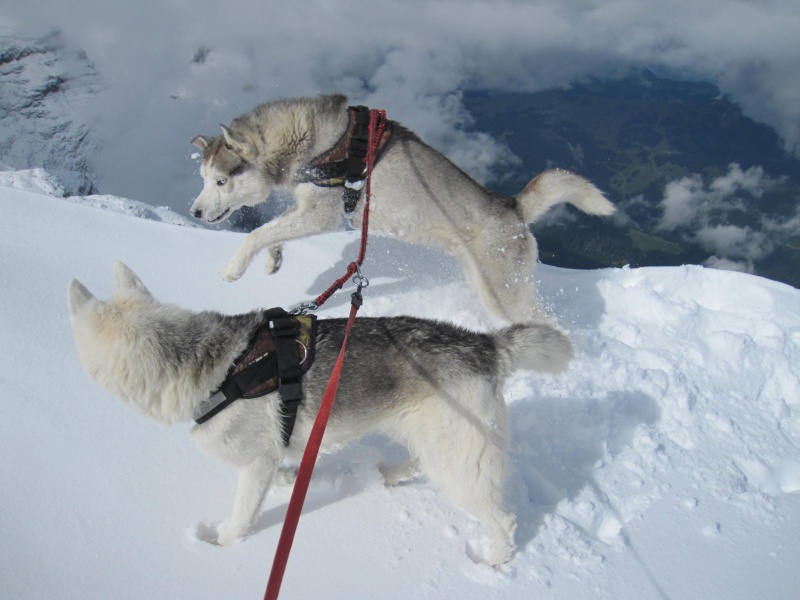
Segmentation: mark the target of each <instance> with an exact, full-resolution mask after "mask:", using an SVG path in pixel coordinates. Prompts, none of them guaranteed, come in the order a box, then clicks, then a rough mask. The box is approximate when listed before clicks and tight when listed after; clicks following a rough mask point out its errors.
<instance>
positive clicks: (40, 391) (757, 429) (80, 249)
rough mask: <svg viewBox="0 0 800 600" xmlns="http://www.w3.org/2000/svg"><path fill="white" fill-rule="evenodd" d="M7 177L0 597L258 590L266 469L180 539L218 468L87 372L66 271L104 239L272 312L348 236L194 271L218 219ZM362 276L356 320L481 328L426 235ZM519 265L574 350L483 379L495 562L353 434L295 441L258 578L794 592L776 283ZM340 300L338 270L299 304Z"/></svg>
mask: <svg viewBox="0 0 800 600" xmlns="http://www.w3.org/2000/svg"><path fill="white" fill-rule="evenodd" d="M42 185H43V184H42ZM19 187H20V186H16V187H5V188H0V203H2V206H3V215H4V219H3V221H2V224H1V225H0V228H2V231H1V232H0V277H2V281H3V283H4V292H3V294H2V303H3V304H2V308H3V309H2V311H0V331H2V332H3V340H4V343H3V344H2V345H0V382H2V384H3V389H4V390H5V394H6V398H7V399H8V401H7V402H6V403H5V404H4V408H5V410H4V415H3V419H0V452H2V455H3V456H4V460H3V461H0V482H2V483H3V494H2V497H3V510H2V511H0V530H2V531H3V533H4V535H3V536H2V538H0V553H2V556H3V557H4V560H5V568H4V569H3V570H2V574H0V584H2V586H3V589H4V590H5V594H6V595H7V596H8V597H9V598H51V597H62V596H63V595H64V590H69V593H68V595H69V596H70V597H80V598H84V599H92V598H98V599H99V598H112V597H113V598H189V597H191V598H198V599H201V600H202V599H204V598H208V599H211V598H219V597H236V598H240V597H242V598H243V597H260V595H262V594H263V591H264V587H265V585H266V580H267V576H268V571H269V564H270V562H271V559H272V556H273V552H274V550H275V546H276V544H277V539H278V536H279V532H280V524H281V521H282V518H283V514H284V513H285V510H286V503H287V501H288V498H289V493H290V491H289V489H288V488H287V487H283V486H278V487H276V488H275V489H274V490H273V491H271V493H270V495H269V496H268V498H267V499H266V500H265V503H264V506H263V509H262V513H261V515H260V516H259V517H258V518H257V521H256V523H255V525H254V527H253V530H252V532H251V535H250V536H249V537H248V538H247V539H246V540H244V541H242V542H241V543H238V544H234V545H233V546H232V547H227V548H218V547H215V546H212V545H210V544H208V543H206V542H205V541H203V540H204V539H205V538H207V537H208V536H207V532H208V531H209V530H210V529H211V528H212V527H214V526H215V525H216V523H218V522H219V520H220V519H222V518H224V517H225V516H226V515H227V513H228V511H229V509H230V504H231V502H232V499H233V494H234V487H235V474H234V473H233V472H231V470H230V469H229V468H227V467H226V466H224V465H219V464H217V463H213V462H211V461H209V460H208V459H206V458H205V457H204V456H202V455H201V454H200V453H199V452H197V450H196V449H195V448H194V447H193V445H192V443H191V441H190V439H189V437H188V435H187V429H188V427H189V425H188V424H187V425H185V426H176V427H172V428H165V427H160V426H157V425H155V424H154V423H152V422H150V421H148V420H146V419H144V418H142V417H141V416H140V415H139V414H137V413H135V412H134V411H132V410H130V409H129V408H128V407H126V406H125V405H123V404H122V403H121V402H119V401H117V400H116V399H114V398H111V397H109V396H108V395H107V394H106V393H104V392H103V391H102V390H100V389H99V388H97V387H96V386H94V385H93V384H92V383H91V382H90V381H89V380H88V379H87V378H86V377H85V375H84V374H83V372H82V370H81V366H80V364H79V362H78V360H77V357H76V356H75V353H74V348H73V344H72V339H71V333H70V329H69V323H68V317H67V310H66V302H65V300H66V298H65V296H66V293H65V292H66V286H67V283H68V281H69V280H70V279H71V278H73V277H75V278H78V279H80V280H81V281H82V282H83V283H84V284H86V285H87V286H88V287H89V288H90V289H91V290H92V291H93V292H95V293H96V294H97V295H99V296H101V297H106V296H108V295H109V293H110V290H111V265H112V262H113V261H114V260H122V261H123V262H125V263H126V264H128V265H129V266H131V267H132V268H133V269H134V270H135V271H136V272H137V273H138V274H139V275H140V276H141V277H142V278H143V279H144V281H145V283H146V284H147V285H148V287H149V288H150V289H151V291H153V293H154V294H155V295H156V296H157V297H159V298H160V299H161V300H163V301H165V302H173V303H176V304H180V305H182V306H185V307H187V308H191V309H195V310H200V309H209V310H219V311H223V312H229V313H235V312H242V311H245V310H250V309H252V308H256V307H270V306H284V307H287V308H289V307H292V306H294V305H296V304H297V303H298V302H301V301H305V300H308V299H310V298H312V297H314V296H316V295H317V294H319V293H320V292H321V291H322V290H323V289H325V288H326V287H327V286H328V285H329V284H330V283H331V282H332V281H333V280H334V279H335V278H337V277H339V276H340V275H341V274H342V273H344V271H345V268H346V265H347V263H349V262H350V261H351V260H352V259H353V257H355V255H356V254H357V248H358V235H357V233H355V232H340V233H335V234H329V235H324V236H319V237H316V238H312V239H306V240H298V241H295V242H291V243H289V244H287V245H286V247H285V249H284V264H283V267H282V269H281V270H280V271H279V272H278V273H277V274H275V275H273V276H270V277H267V276H265V275H264V274H263V272H262V271H261V269H260V268H259V265H257V264H256V265H254V266H252V267H251V268H250V270H249V271H248V272H247V273H246V274H245V276H244V277H243V278H242V279H241V280H240V281H238V282H236V283H235V284H229V283H225V282H223V281H221V280H220V278H219V275H218V273H219V271H220V269H221V268H222V267H223V266H224V264H225V263H226V261H227V260H228V258H229V257H230V256H231V255H232V254H233V252H234V251H235V249H236V248H237V246H238V245H239V243H240V242H241V240H242V234H237V233H231V232H223V231H216V232H215V231H210V230H206V229H199V228H189V227H173V226H171V225H164V224H155V223H153V222H152V221H151V220H149V218H145V219H138V218H137V219H132V218H130V216H129V215H130V214H136V213H137V211H138V210H139V209H141V211H142V214H144V215H145V216H148V215H150V213H149V212H148V210H152V211H156V210H157V209H152V207H150V209H147V208H146V206H145V207H138V208H136V209H132V210H125V209H124V206H123V207H120V204H121V205H124V203H125V202H126V201H124V200H122V199H108V200H105V199H103V198H104V197H90V198H77V199H72V200H73V201H71V202H65V201H64V200H63V199H59V198H53V197H50V196H48V195H44V194H42V193H34V191H32V190H34V187H38V189H39V190H41V189H42V187H39V184H37V186H34V187H30V188H28V189H25V190H23V189H19ZM376 201H380V199H379V198H377V199H376ZM95 202H100V203H103V202H109V203H110V204H109V206H107V207H106V208H107V210H97V209H96V208H93V207H91V206H86V204H94V203H95ZM112 205H113V206H112ZM131 206H134V205H131ZM120 213H125V214H120ZM156 214H158V213H156ZM38 240H47V244H38V243H36V242H37V241H38ZM364 271H365V275H366V276H367V277H369V278H370V282H371V283H370V286H369V287H368V288H366V289H365V290H364V297H365V303H364V307H363V308H362V311H361V314H363V315H367V316H378V315H392V314H402V313H406V314H416V315H420V316H424V317H430V318H441V319H447V320H451V321H454V322H456V323H459V324H461V325H467V326H471V327H476V328H481V329H486V328H490V327H493V326H495V325H497V323H496V322H495V321H494V320H493V318H492V317H491V316H490V315H488V314H487V313H486V312H485V311H484V310H483V309H482V307H481V306H480V304H479V303H478V301H477V300H476V299H475V297H474V294H472V293H471V292H470V290H469V288H468V287H467V286H466V284H465V282H464V279H463V276H462V274H461V271H460V269H459V268H458V265H457V264H456V262H455V261H454V260H453V259H452V258H450V257H447V256H444V255H442V254H441V253H439V252H437V251H435V250H431V249H426V248H420V247H411V246H408V245H405V244H403V243H401V242H397V241H392V240H387V239H382V238H378V237H373V238H372V239H371V243H370V246H369V250H368V253H367V260H366V263H365V266H364ZM537 277H538V278H539V280H540V284H539V285H540V293H541V299H542V302H543V304H544V306H545V307H546V309H547V311H548V312H549V313H550V314H551V316H552V317H553V319H554V320H556V321H557V323H558V324H559V325H560V326H561V327H562V328H563V329H564V330H565V331H566V332H567V333H568V334H569V336H570V338H571V339H572V340H573V342H574V344H575V347H576V358H575V360H574V362H573V364H572V366H571V367H570V369H569V371H568V372H567V373H566V374H565V375H563V376H559V377H554V376H536V375H532V374H520V375H517V376H515V377H514V378H513V379H511V380H510V381H509V382H508V383H507V385H506V389H505V392H504V393H505V397H506V401H507V403H508V408H509V412H510V416H511V422H512V432H513V435H512V440H511V448H510V452H511V457H512V461H513V469H512V477H511V481H510V484H509V490H508V497H509V503H510V505H511V507H512V508H513V509H514V511H515V512H516V513H517V515H518V523H519V524H518V530H517V534H516V541H517V545H518V551H517V553H516V554H515V556H514V558H513V560H512V561H511V562H510V563H509V564H508V565H506V566H505V567H503V568H502V569H500V570H498V571H495V570H492V569H490V568H488V567H486V566H485V565H483V564H480V563H479V561H480V559H481V557H482V556H485V554H486V548H487V542H488V540H487V538H486V536H485V534H484V533H483V532H482V530H481V528H480V527H479V525H478V524H477V523H476V521H474V520H473V519H472V518H471V517H469V516H468V515H465V514H463V513H461V512H460V511H458V510H456V509H455V508H453V506H452V505H451V504H450V503H449V502H448V501H447V500H446V499H445V498H443V497H442V496H441V494H440V493H439V492H438V491H437V490H436V489H435V488H434V487H433V486H431V485H430V484H429V483H428V482H427V481H425V480H424V479H421V480H416V481H412V482H409V484H407V485H402V486H399V487H396V488H392V489H387V488H385V487H384V486H383V484H382V482H381V477H380V473H379V470H378V467H379V465H382V464H387V463H388V464H391V463H396V462H399V461H401V460H402V459H403V457H404V451H403V450H402V449H401V448H399V447H398V446H396V445H395V444H392V443H390V442H388V441H387V440H386V439H384V438H383V437H381V436H369V437H367V438H365V439H364V440H362V441H360V442H359V443H356V444H352V445H350V446H348V447H346V448H344V449H342V450H341V451H339V452H337V453H335V454H331V455H328V456H325V457H322V459H321V460H320V461H319V464H318V466H317V468H316V470H315V473H314V477H313V479H312V485H311V489H310V490H309V494H308V498H307V501H306V506H305V509H304V513H303V517H302V519H301V521H300V526H299V529H298V534H297V538H296V540H295V544H294V548H293V550H292V555H291V557H290V560H289V565H288V568H287V571H286V577H285V580H284V584H283V588H282V596H281V597H282V598H287V599H289V598H314V597H324V598H331V599H336V598H342V599H344V598H347V599H351V598H365V597H374V596H380V597H382V598H389V599H397V600H399V599H401V598H402V599H405V598H410V597H414V598H454V599H455V598H458V599H459V600H469V599H481V600H483V599H485V598H504V599H512V600H513V599H526V600H527V599H529V598H571V599H574V600H596V599H608V600H611V599H613V600H633V599H636V600H640V599H644V598H654V599H658V600H663V599H665V598H681V599H690V600H691V599H698V600H700V599H706V598H712V597H721V598H728V599H733V600H751V599H752V598H793V597H795V596H796V593H797V589H799V588H800V570H798V569H797V557H796V554H797V547H798V541H800V493H798V492H800V394H798V389H800V291H798V290H796V289H793V288H791V287H788V286H786V285H782V284H779V283H775V282H772V281H768V280H765V279H761V278H758V277H754V276H751V275H746V274H742V273H734V272H723V271H715V270H710V269H704V268H702V267H679V268H642V269H627V268H626V269H604V270H598V271H571V270H566V269H557V268H552V267H547V266H541V267H540V270H539V272H538V274H537ZM348 307H349V290H343V291H342V292H340V293H339V294H337V295H336V296H334V297H333V298H332V299H331V300H330V301H329V302H328V303H327V304H326V305H325V307H324V310H322V311H321V314H320V316H322V317H330V316H336V317H339V316H345V315H346V314H347V312H348Z"/></svg>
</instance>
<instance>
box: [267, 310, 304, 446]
mask: <svg viewBox="0 0 800 600" xmlns="http://www.w3.org/2000/svg"><path fill="white" fill-rule="evenodd" d="M270 330H271V332H272V336H273V338H274V339H275V354H276V356H277V360H278V377H279V386H278V392H279V394H280V397H281V425H282V427H281V429H282V432H283V445H284V446H288V445H289V439H290V438H291V437H292V431H293V430H294V423H295V421H296V420H297V409H298V408H299V407H300V402H302V400H303V380H302V371H301V369H300V350H299V348H298V346H297V335H298V334H299V332H300V328H299V326H298V325H297V322H296V321H295V320H294V319H291V318H280V319H274V320H272V321H271V322H270Z"/></svg>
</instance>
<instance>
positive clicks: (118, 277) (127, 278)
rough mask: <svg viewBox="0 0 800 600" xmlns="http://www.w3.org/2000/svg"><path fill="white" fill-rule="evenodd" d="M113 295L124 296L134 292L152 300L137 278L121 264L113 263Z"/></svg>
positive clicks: (151, 295)
mask: <svg viewBox="0 0 800 600" xmlns="http://www.w3.org/2000/svg"><path fill="white" fill-rule="evenodd" d="M113 270H114V293H115V294H124V293H126V292H127V293H130V292H136V293H137V294H140V295H142V296H144V297H146V298H149V299H151V300H152V299H153V294H151V293H150V290H148V289H147V287H145V285H144V284H143V283H142V280H141V279H139V276H138V275H137V274H136V273H134V272H133V271H131V269H130V268H129V267H128V266H126V265H124V264H123V263H121V262H119V261H117V262H115V263H114V268H113Z"/></svg>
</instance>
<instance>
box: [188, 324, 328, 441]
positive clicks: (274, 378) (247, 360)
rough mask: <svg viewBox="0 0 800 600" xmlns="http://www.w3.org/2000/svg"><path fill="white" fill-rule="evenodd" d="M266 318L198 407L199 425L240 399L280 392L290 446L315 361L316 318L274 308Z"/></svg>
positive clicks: (286, 436) (284, 428)
mask: <svg viewBox="0 0 800 600" xmlns="http://www.w3.org/2000/svg"><path fill="white" fill-rule="evenodd" d="M265 316H266V318H267V321H266V322H265V323H264V324H263V325H262V326H261V327H259V328H258V329H257V330H256V332H255V333H254V334H253V338H252V339H251V341H250V344H249V345H248V347H247V350H245V351H244V352H243V353H242V354H241V355H239V357H238V358H237V359H236V360H235V361H234V362H233V365H231V368H230V369H229V370H228V375H227V377H226V378H225V381H223V382H222V385H220V387H219V389H218V390H217V391H216V392H214V393H213V394H211V396H210V397H209V398H207V399H206V400H205V401H204V402H202V403H201V405H200V406H199V407H198V408H197V410H196V411H195V416H194V420H195V422H196V423H197V424H198V425H199V424H201V423H205V422H206V421H208V420H209V419H210V418H211V417H213V416H214V415H216V414H217V413H219V412H220V411H222V410H223V409H225V408H226V407H228V406H230V405H231V404H232V403H233V402H235V401H236V400H238V399H239V398H259V397H261V396H264V395H266V394H269V393H271V392H274V391H275V390H278V393H279V395H280V414H281V425H282V431H283V445H284V446H288V445H289V439H290V438H291V436H292V431H293V429H294V423H295V420H296V419H297V409H298V407H299V406H300V403H301V402H302V400H303V383H302V376H303V374H305V372H306V371H308V369H309V368H310V367H311V364H312V363H313V362H314V348H315V344H316V337H317V318H316V316H314V315H292V314H289V313H287V312H286V311H285V310H283V309H282V308H272V309H270V310H268V311H266V313H265Z"/></svg>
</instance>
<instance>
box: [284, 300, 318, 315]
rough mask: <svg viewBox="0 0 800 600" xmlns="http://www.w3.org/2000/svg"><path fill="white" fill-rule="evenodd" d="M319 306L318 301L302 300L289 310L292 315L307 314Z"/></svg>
mask: <svg viewBox="0 0 800 600" xmlns="http://www.w3.org/2000/svg"><path fill="white" fill-rule="evenodd" d="M318 308H319V306H318V305H317V303H316V302H301V303H300V304H299V305H297V306H296V307H295V308H293V309H292V310H290V311H289V314H290V315H307V314H308V311H310V310H317V309H318Z"/></svg>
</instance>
